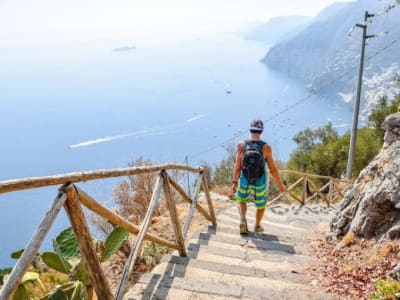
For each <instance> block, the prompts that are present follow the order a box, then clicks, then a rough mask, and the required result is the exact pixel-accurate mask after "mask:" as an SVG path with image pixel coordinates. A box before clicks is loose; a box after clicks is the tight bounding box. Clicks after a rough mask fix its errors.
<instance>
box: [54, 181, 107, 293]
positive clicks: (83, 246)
mask: <svg viewBox="0 0 400 300" xmlns="http://www.w3.org/2000/svg"><path fill="white" fill-rule="evenodd" d="M62 189H63V190H65V191H66V193H67V196H68V198H67V201H66V202H65V204H64V208H65V210H66V212H67V215H68V217H69V220H70V222H71V225H72V228H73V229H74V232H75V235H76V239H77V241H78V245H79V249H80V251H81V256H82V261H83V263H84V264H85V266H86V269H87V271H88V275H89V278H90V281H91V283H92V285H93V287H94V290H95V292H96V295H97V298H98V299H99V300H103V299H104V300H111V299H113V295H112V292H111V289H110V286H109V284H108V281H107V278H106V276H105V275H104V273H103V270H102V269H101V266H100V262H99V259H98V258H97V253H96V249H95V248H94V246H93V241H92V236H91V234H90V231H89V226H88V224H87V223H86V219H85V215H84V214H83V211H82V208H81V205H80V203H79V197H78V193H77V192H76V190H75V186H74V185H72V184H69V185H67V186H64V187H63V188H62Z"/></svg>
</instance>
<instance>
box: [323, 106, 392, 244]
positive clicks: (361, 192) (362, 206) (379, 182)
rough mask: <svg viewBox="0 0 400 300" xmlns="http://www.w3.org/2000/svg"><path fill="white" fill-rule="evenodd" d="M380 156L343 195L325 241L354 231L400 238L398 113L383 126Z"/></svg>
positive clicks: (366, 234)
mask: <svg viewBox="0 0 400 300" xmlns="http://www.w3.org/2000/svg"><path fill="white" fill-rule="evenodd" d="M383 126H384V128H385V129H386V134H385V142H384V145H383V147H382V149H381V151H380V153H379V154H378V155H377V156H376V157H375V159H374V160H373V161H372V162H371V163H370V164H369V165H368V166H367V167H366V168H365V169H364V170H363V171H362V172H361V173H360V176H359V177H358V178H357V180H356V181H355V182H354V184H353V185H352V186H351V187H350V189H349V190H348V191H347V192H346V194H345V196H344V198H343V200H342V203H341V205H340V208H339V210H338V212H337V213H336V215H335V216H334V218H333V219H332V221H331V224H330V231H329V233H328V239H329V240H336V239H338V238H339V237H341V236H343V235H345V234H347V233H349V232H354V233H355V234H356V235H359V236H364V237H380V236H382V235H386V236H387V237H389V238H398V237H400V113H396V114H393V115H390V116H388V117H387V118H386V120H385V122H384V124H383Z"/></svg>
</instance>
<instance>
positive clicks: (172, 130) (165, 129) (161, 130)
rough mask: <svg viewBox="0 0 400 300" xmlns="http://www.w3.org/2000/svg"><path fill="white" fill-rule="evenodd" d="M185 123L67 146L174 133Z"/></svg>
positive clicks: (200, 116) (72, 146)
mask: <svg viewBox="0 0 400 300" xmlns="http://www.w3.org/2000/svg"><path fill="white" fill-rule="evenodd" d="M204 117H205V115H198V116H195V117H193V118H190V119H187V120H186V122H187V123H191V122H194V121H196V120H199V119H201V118H204ZM184 127H185V124H182V123H181V124H171V125H169V126H164V127H154V128H149V129H143V130H138V131H134V132H129V133H122V134H117V135H112V136H105V137H101V138H97V139H93V140H88V141H84V142H80V143H77V144H73V145H70V146H69V148H71V149H74V148H81V147H87V146H92V145H96V144H101V143H108V142H111V141H116V140H122V139H126V138H132V137H134V138H142V137H148V136H155V135H159V136H160V135H167V134H174V133H176V132H177V131H178V129H180V128H184Z"/></svg>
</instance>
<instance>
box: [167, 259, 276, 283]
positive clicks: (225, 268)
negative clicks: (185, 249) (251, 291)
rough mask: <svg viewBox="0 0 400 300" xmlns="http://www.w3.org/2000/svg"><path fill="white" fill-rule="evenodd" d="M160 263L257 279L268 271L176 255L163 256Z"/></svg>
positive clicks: (264, 275) (265, 275)
mask: <svg viewBox="0 0 400 300" xmlns="http://www.w3.org/2000/svg"><path fill="white" fill-rule="evenodd" d="M161 261H162V262H164V263H168V264H177V265H183V266H186V267H190V268H197V269H203V270H207V271H213V272H220V273H224V274H232V275H241V276H251V277H258V278H264V277H267V273H268V271H265V270H263V269H258V268H253V267H247V266H238V265H230V264H226V263H216V262H210V261H206V260H199V259H194V258H191V257H182V256H176V255H165V256H164V257H163V258H162V260H161Z"/></svg>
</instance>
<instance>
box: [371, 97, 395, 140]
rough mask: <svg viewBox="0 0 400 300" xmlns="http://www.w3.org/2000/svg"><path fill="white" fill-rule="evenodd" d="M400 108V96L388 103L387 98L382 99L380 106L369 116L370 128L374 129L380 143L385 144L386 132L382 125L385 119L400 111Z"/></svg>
mask: <svg viewBox="0 0 400 300" xmlns="http://www.w3.org/2000/svg"><path fill="white" fill-rule="evenodd" d="M399 108H400V95H398V96H397V97H396V99H395V100H394V101H392V102H391V103H388V100H387V97H382V98H381V99H379V102H378V105H377V106H376V107H375V108H374V109H373V110H372V111H371V113H370V115H369V116H368V126H371V127H372V128H374V130H375V132H376V135H377V137H378V138H379V140H380V142H381V143H383V137H384V135H385V130H384V129H383V128H382V123H383V121H384V120H385V118H386V117H387V116H388V115H390V114H393V113H395V112H397V111H399Z"/></svg>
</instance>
